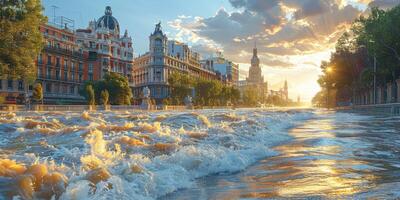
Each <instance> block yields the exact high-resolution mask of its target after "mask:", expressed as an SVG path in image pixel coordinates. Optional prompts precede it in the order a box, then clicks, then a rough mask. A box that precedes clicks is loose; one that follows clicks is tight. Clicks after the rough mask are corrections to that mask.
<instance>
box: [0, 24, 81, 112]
mask: <svg viewBox="0 0 400 200" xmlns="http://www.w3.org/2000/svg"><path fill="white" fill-rule="evenodd" d="M39 29H40V31H41V32H42V34H43V37H44V40H45V46H44V48H43V50H42V52H41V53H40V54H39V55H38V58H37V60H36V62H35V64H36V69H35V70H37V80H36V83H41V84H42V89H43V101H44V102H45V103H47V104H79V103H82V102H84V98H83V97H81V96H80V95H79V93H78V88H79V86H80V85H81V84H82V83H83V81H84V80H85V77H84V76H85V71H86V70H87V69H86V66H85V56H84V52H83V50H82V49H81V48H80V47H79V45H78V44H77V43H76V37H75V34H74V32H73V31H72V30H70V29H69V28H67V27H64V28H60V27H57V26H55V25H49V24H43V25H41V26H40V27H39ZM0 82H1V83H0V95H2V96H5V97H6V103H19V104H21V103H23V102H24V101H25V95H26V94H28V95H31V93H32V87H33V86H32V85H27V84H25V83H24V82H23V81H22V80H12V79H7V80H1V81H0ZM27 87H28V88H27Z"/></svg>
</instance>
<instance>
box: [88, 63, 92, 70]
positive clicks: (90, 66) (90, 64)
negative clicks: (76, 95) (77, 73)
mask: <svg viewBox="0 0 400 200" xmlns="http://www.w3.org/2000/svg"><path fill="white" fill-rule="evenodd" d="M88 71H89V72H93V63H89V69H88Z"/></svg>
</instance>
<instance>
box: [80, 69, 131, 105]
mask: <svg viewBox="0 0 400 200" xmlns="http://www.w3.org/2000/svg"><path fill="white" fill-rule="evenodd" d="M88 85H90V86H91V87H93V90H94V96H95V101H96V102H102V99H101V98H102V94H101V93H102V91H105V90H107V91H108V93H109V100H108V103H109V104H113V105H130V104H131V98H132V91H131V88H130V87H129V82H128V79H127V78H126V77H124V76H122V75H120V74H118V73H114V72H110V73H107V74H106V75H104V78H103V80H100V81H95V82H90V81H88V82H86V83H85V84H84V88H85V89H83V88H81V89H80V91H79V93H80V94H81V95H82V96H84V97H85V98H86V99H89V96H88V92H87V89H86V88H87V86H88Z"/></svg>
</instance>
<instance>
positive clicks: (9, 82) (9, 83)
mask: <svg viewBox="0 0 400 200" xmlns="http://www.w3.org/2000/svg"><path fill="white" fill-rule="evenodd" d="M7 88H8V89H9V90H12V89H13V80H11V79H9V80H8V81H7Z"/></svg>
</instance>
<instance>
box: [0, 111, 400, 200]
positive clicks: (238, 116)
mask: <svg viewBox="0 0 400 200" xmlns="http://www.w3.org/2000/svg"><path fill="white" fill-rule="evenodd" d="M399 122H400V118H396V117H384V116H377V117H372V116H365V115H357V114H351V113H335V112H322V111H315V110H280V111H272V110H255V109H248V110H203V111H186V112H130V111H124V112H89V113H87V112H83V113H76V112H48V113H36V112H18V113H0V199H12V198H17V199H18V198H22V199H38V198H40V199H51V198H52V197H53V198H55V199H96V200H97V199H241V198H242V199H249V198H250V199H254V198H292V197H295V198H304V197H316V198H321V197H322V198H325V197H329V198H385V199H387V198H389V199H390V198H396V197H400V189H398V188H400V187H399V186H400V184H397V181H398V180H399V178H400V159H399V157H400V154H399V151H400V134H399V133H400V132H399V131H400V125H398V124H399Z"/></svg>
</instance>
